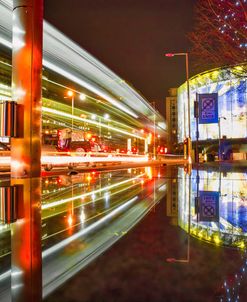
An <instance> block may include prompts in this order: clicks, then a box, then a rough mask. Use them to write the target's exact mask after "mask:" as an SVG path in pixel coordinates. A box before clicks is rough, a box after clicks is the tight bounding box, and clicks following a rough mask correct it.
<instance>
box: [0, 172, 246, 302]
mask: <svg viewBox="0 0 247 302" xmlns="http://www.w3.org/2000/svg"><path fill="white" fill-rule="evenodd" d="M246 178H247V174H246V173H245V172H241V171H240V172H233V171H230V172H227V171H225V172H219V171H207V170H202V169H201V170H192V172H191V174H190V175H189V174H188V173H186V172H185V170H184V168H182V167H181V168H175V167H170V168H164V167H160V168H152V169H151V168H138V169H128V170H118V171H106V172H97V171H94V172H91V173H83V174H78V175H72V176H64V175H63V176H56V177H49V178H43V179H42V205H41V208H42V239H41V240H42V259H43V296H44V297H47V295H50V294H51V293H52V292H54V291H55V290H56V289H57V288H58V287H59V286H61V285H62V284H64V285H63V287H62V288H61V289H59V291H60V294H62V295H63V297H64V300H62V301H70V300H69V299H70V297H69V296H68V295H67V296H66V293H65V292H68V293H69V295H70V296H71V295H72V297H73V299H74V300H73V301H96V300H95V298H96V296H95V295H99V296H100V297H102V296H104V297H105V299H103V298H102V301H111V300H112V299H113V298H114V297H115V294H114V293H112V292H109V288H108V290H106V288H105V287H109V286H110V285H109V284H111V282H112V278H113V275H112V274H113V273H114V276H115V277H114V278H115V279H114V280H115V281H114V282H115V283H116V284H115V285H116V287H117V288H118V291H120V295H121V298H118V300H117V301H138V300H137V298H139V299H142V301H151V300H152V301H197V302H198V301H245V300H243V297H244V294H245V291H246V290H245V287H244V285H245V284H246V275H245V270H246V269H247V267H246V266H247V258H246V256H247V255H246V244H247V241H246V232H247V213H246V210H247V200H246V196H247V194H246V193H247V181H246V180H247V179H246ZM159 201H161V202H160V204H158V202H159ZM2 205H3V200H2V199H1V210H0V211H1V213H0V214H1V217H3V215H2V213H3V211H4V207H3V206H2ZM150 211H151V212H150ZM147 213H149V215H147V216H146V217H145V218H144V216H145V215H146V214H147ZM140 221H141V222H140ZM138 222H140V223H139V224H138V225H137V226H136V224H137V223H138ZM17 223H18V221H17ZM134 226H135V228H133V227H134ZM132 228H133V229H132ZM10 229H11V225H8V224H4V223H1V224H0V243H1V244H0V297H1V302H2V301H4V302H5V301H11V298H10V288H11V281H10V275H11V270H10V269H11V259H10V255H11V240H10ZM131 229H132V230H131ZM130 230H131V232H130ZM119 239H121V240H120V241H119ZM117 241H119V242H118V243H117V244H114V243H116V242H117ZM113 244H114V245H113ZM110 247H111V248H110ZM109 248H110V249H109ZM108 249H109V250H108ZM106 250H108V251H107V252H105V251H106ZM103 252H105V253H104V255H103V256H101V257H100V258H98V256H99V255H101V254H102V253H103ZM119 253H120V254H119ZM120 256H121V261H120V258H119V257H120ZM92 261H93V262H92ZM108 261H109V263H110V262H111V263H113V264H109V265H111V266H112V265H114V268H113V267H112V268H111V269H110V270H109V271H108V272H107V273H105V272H103V271H104V268H103V266H104V264H105V265H107V263H108ZM122 261H125V265H126V267H125V268H124V267H123V266H122V265H121V264H120V262H122ZM91 262H92V264H91V265H90V266H89V267H88V268H84V267H85V266H86V265H88V264H89V263H91ZM107 267H108V266H107ZM147 267H148V268H147ZM82 268H84V269H83V270H82ZM134 268H135V269H136V275H135V274H134V273H130V272H131V271H132V270H133V269H134ZM81 270H82V271H81ZM123 270H124V271H123ZM127 270H129V273H127ZM80 271H81V272H80ZM96 271H97V272H98V274H99V275H98V276H96V275H95V272H96ZM78 272H80V273H79V275H78V276H76V277H74V278H73V279H72V281H73V284H79V283H83V282H82V280H84V279H85V278H86V276H88V278H90V279H91V280H92V279H95V282H94V283H93V284H96V288H97V282H100V283H99V284H100V285H101V290H102V292H99V290H100V289H96V288H95V287H94V289H93V288H91V287H90V286H89V285H88V283H87V282H86V283H85V284H87V287H86V288H84V289H83V291H85V297H86V296H87V297H88V298H87V299H86V298H85V300H83V299H82V297H80V298H81V299H82V300H78V299H77V298H76V297H77V296H76V294H75V295H74V294H73V292H71V286H72V283H71V282H72V281H71V282H66V281H68V280H69V279H70V278H71V277H73V276H75V274H76V273H78ZM122 274H124V278H125V279H126V280H127V281H128V284H131V285H129V287H130V291H131V290H132V291H133V290H134V291H137V290H138V291H139V292H140V293H138V294H137V295H136V297H133V296H132V298H131V296H130V293H127V291H126V289H125V288H122V285H121V286H120V283H121V278H123V275H122ZM133 274H134V275H135V277H136V279H135V280H133V279H132V278H133ZM152 274H155V276H156V277H155V278H154V277H152ZM167 274H168V275H167ZM78 278H79V279H78ZM102 278H103V280H105V285H104V286H105V287H104V286H103V284H102V282H103V281H102V280H101V281H99V279H102ZM150 278H151V279H152V280H150ZM191 278H192V279H193V280H194V281H193V282H192V281H191ZM118 279H119V284H118V281H117V280H118ZM147 280H149V282H150V284H151V286H147V285H145V282H147ZM206 280H207V281H206ZM127 281H126V282H127ZM65 282H66V283H65ZM106 284H108V285H106ZM174 284H175V285H176V286H174ZM102 286H103V287H102ZM152 286H153V288H152ZM74 287H75V285H73V289H74V290H75V288H74ZM110 287H111V286H110ZM154 288H155V290H154ZM77 290H79V291H80V290H82V289H81V288H80V286H79V287H78V288H77ZM121 290H122V291H123V292H121ZM185 291H186V292H187V294H186V296H184V295H183V293H184V292H185ZM207 291H210V292H211V293H210V294H208V292H207ZM141 293H143V295H142V294H141ZM73 295H74V296H73ZM145 295H147V296H148V297H149V298H147V296H145ZM144 296H145V297H144ZM55 297H56V291H55V294H54V295H51V296H50V298H49V297H48V299H47V301H56V300H54V299H55ZM52 299H53V300H52ZM139 301H140V300H139Z"/></svg>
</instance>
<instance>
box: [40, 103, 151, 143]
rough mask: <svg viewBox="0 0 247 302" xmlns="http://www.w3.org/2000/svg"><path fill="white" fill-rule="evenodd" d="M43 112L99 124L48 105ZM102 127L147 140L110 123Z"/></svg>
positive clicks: (43, 108)
mask: <svg viewBox="0 0 247 302" xmlns="http://www.w3.org/2000/svg"><path fill="white" fill-rule="evenodd" d="M42 112H48V113H51V114H54V115H58V116H61V117H67V118H69V119H72V118H73V119H74V120H77V121H80V122H86V123H90V124H92V125H96V126H98V125H99V122H97V121H94V120H90V119H86V118H82V117H79V116H76V115H72V114H70V113H66V112H62V111H59V110H56V109H52V108H48V107H42ZM101 127H102V128H106V129H111V130H113V131H116V132H119V133H122V134H126V135H128V136H132V137H136V138H139V139H142V140H145V138H144V137H142V136H140V135H136V134H134V133H130V132H127V131H124V130H121V129H119V128H116V127H112V126H110V125H109V126H108V125H105V124H101Z"/></svg>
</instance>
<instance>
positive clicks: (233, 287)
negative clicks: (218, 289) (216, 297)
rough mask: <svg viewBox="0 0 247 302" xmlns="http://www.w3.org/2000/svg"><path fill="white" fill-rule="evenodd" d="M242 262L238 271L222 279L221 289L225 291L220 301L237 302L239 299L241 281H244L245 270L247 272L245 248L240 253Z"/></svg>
mask: <svg viewBox="0 0 247 302" xmlns="http://www.w3.org/2000/svg"><path fill="white" fill-rule="evenodd" d="M242 259H243V261H244V264H243V265H242V266H241V268H240V269H239V271H238V272H237V273H236V274H235V275H234V276H231V277H229V278H228V279H227V280H225V281H224V284H223V286H222V290H223V291H224V292H225V293H224V294H222V296H221V297H220V302H225V301H226V302H239V301H240V296H239V294H240V288H241V283H242V282H243V281H246V272H247V253H246V250H245V251H244V253H243V255H242Z"/></svg>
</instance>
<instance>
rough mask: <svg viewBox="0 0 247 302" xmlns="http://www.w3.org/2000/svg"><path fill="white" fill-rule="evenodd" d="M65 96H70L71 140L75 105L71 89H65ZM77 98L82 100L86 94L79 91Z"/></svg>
mask: <svg viewBox="0 0 247 302" xmlns="http://www.w3.org/2000/svg"><path fill="white" fill-rule="evenodd" d="M67 96H68V97H70V98H71V115H72V117H71V140H72V134H73V129H74V107H75V104H74V102H75V98H74V92H73V91H72V90H68V91H67ZM79 99H80V100H81V101H84V100H85V99H86V95H85V94H84V93H81V94H80V95H79Z"/></svg>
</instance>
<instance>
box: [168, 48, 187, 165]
mask: <svg viewBox="0 0 247 302" xmlns="http://www.w3.org/2000/svg"><path fill="white" fill-rule="evenodd" d="M165 56H166V57H174V56H185V65H186V83H187V101H188V131H189V135H188V138H187V141H188V157H187V158H188V159H189V161H190V160H191V130H190V86H189V85H190V84H189V55H188V53H187V52H178V53H166V54H165Z"/></svg>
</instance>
